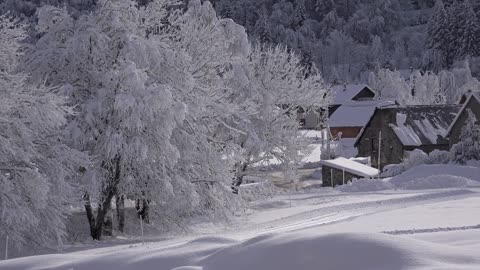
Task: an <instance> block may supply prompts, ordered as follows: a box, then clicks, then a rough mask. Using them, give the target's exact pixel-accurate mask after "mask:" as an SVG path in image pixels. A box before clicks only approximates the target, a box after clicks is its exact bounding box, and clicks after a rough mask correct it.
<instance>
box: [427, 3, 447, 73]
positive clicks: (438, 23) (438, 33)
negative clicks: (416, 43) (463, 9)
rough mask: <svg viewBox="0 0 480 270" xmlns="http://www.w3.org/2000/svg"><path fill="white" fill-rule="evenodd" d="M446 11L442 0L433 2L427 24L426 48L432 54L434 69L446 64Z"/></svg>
mask: <svg viewBox="0 0 480 270" xmlns="http://www.w3.org/2000/svg"><path fill="white" fill-rule="evenodd" d="M448 34H449V32H448V20H447V12H446V10H445V6H444V4H443V1H442V0H437V2H436V3H435V7H434V11H433V15H432V18H431V20H430V22H429V24H428V39H427V48H429V49H431V50H432V51H433V54H434V59H433V62H434V66H435V69H438V70H439V69H441V68H443V67H444V66H445V65H446V62H445V61H446V59H445V56H446V55H447V54H448V53H449V40H448V39H447V37H448Z"/></svg>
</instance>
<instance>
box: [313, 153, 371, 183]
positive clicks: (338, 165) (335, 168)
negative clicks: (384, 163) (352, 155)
mask: <svg viewBox="0 0 480 270" xmlns="http://www.w3.org/2000/svg"><path fill="white" fill-rule="evenodd" d="M321 164H322V182H323V186H324V187H331V186H333V187H335V186H338V185H343V184H344V183H347V182H348V181H352V179H354V178H373V177H376V176H378V174H379V170H377V169H375V168H372V167H370V166H367V165H365V164H362V163H360V162H357V161H354V160H352V159H347V158H343V157H339V158H336V159H332V160H322V161H321Z"/></svg>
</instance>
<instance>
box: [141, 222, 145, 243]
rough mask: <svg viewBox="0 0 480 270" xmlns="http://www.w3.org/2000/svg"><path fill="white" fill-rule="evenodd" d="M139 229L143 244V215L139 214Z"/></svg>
mask: <svg viewBox="0 0 480 270" xmlns="http://www.w3.org/2000/svg"><path fill="white" fill-rule="evenodd" d="M140 231H141V233H142V244H143V245H145V237H144V235H143V217H142V215H140Z"/></svg>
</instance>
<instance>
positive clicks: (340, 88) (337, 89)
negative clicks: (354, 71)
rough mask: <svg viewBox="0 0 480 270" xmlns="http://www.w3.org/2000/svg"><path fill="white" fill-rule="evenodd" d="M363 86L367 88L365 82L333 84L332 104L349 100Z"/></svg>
mask: <svg viewBox="0 0 480 270" xmlns="http://www.w3.org/2000/svg"><path fill="white" fill-rule="evenodd" d="M365 88H368V86H367V85H366V84H347V85H335V86H333V87H332V94H333V102H332V104H343V103H345V102H347V101H351V100H352V99H353V98H354V97H355V96H356V95H358V94H359V93H360V92H361V91H362V90H363V89H365ZM368 89H370V88H368Z"/></svg>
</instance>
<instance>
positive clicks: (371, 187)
mask: <svg viewBox="0 0 480 270" xmlns="http://www.w3.org/2000/svg"><path fill="white" fill-rule="evenodd" d="M394 188H395V186H394V185H392V184H390V183H389V182H386V181H383V180H378V179H360V180H359V179H353V180H352V182H349V183H347V184H345V185H342V186H338V187H337V188H336V189H337V190H340V191H343V192H371V191H380V190H389V189H394Z"/></svg>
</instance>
